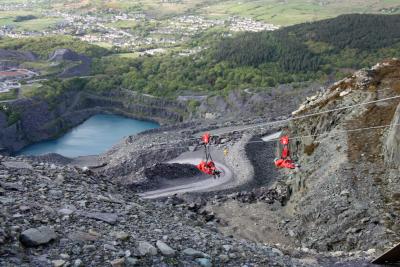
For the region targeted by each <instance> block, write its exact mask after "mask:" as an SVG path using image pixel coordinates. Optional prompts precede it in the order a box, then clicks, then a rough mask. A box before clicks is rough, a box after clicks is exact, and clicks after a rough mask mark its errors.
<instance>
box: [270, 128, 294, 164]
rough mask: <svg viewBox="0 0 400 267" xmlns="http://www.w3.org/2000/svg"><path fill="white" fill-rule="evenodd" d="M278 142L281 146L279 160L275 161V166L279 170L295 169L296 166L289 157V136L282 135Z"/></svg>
mask: <svg viewBox="0 0 400 267" xmlns="http://www.w3.org/2000/svg"><path fill="white" fill-rule="evenodd" d="M279 142H280V143H281V144H282V145H283V148H282V153H281V157H280V158H279V159H275V161H274V163H275V166H276V167H278V168H281V169H284V168H286V169H295V168H296V164H294V162H293V160H292V159H291V157H290V151H289V136H287V135H284V136H282V137H281V138H280V140H279Z"/></svg>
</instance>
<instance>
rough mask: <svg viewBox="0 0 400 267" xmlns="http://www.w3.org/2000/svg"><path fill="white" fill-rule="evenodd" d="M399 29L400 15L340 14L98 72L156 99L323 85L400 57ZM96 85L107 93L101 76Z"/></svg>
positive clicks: (100, 67) (105, 62)
mask: <svg viewBox="0 0 400 267" xmlns="http://www.w3.org/2000/svg"><path fill="white" fill-rule="evenodd" d="M346 25H351V27H346ZM399 26H400V15H390V16H389V15H343V16H339V17H337V18H335V19H329V20H324V21H319V22H314V23H306V24H300V25H296V26H292V27H287V28H283V29H281V30H277V31H274V32H259V33H243V34H239V35H235V36H234V37H228V38H225V39H223V40H222V41H220V40H214V42H211V41H210V40H208V39H204V41H203V44H204V45H207V44H208V46H209V48H208V49H206V50H204V51H202V52H201V53H198V54H195V55H192V56H188V57H175V56H164V57H143V58H138V59H124V60H122V59H121V58H114V57H106V58H101V59H99V60H98V61H97V62H96V68H95V70H94V72H95V73H97V74H101V75H104V82H107V83H113V84H114V85H115V87H117V86H122V87H123V88H127V89H131V90H135V91H140V92H144V93H148V94H154V95H159V96H173V95H176V94H177V93H184V92H186V91H191V92H202V93H207V92H208V93H210V92H214V93H217V94H226V93H227V92H229V91H231V90H234V89H246V88H261V89H263V88H264V89H265V88H268V87H273V86H276V85H278V84H282V83H293V82H304V81H311V80H320V81H325V80H326V79H327V78H328V77H329V76H331V75H334V76H337V77H343V76H345V75H347V73H349V72H351V70H352V69H357V68H363V67H367V66H370V65H373V64H375V62H377V61H379V60H382V59H385V58H392V57H398V56H400V55H399V47H400V32H399V31H398V30H397V29H398V28H399ZM207 42H208V43H207ZM109 77H113V79H112V80H110V79H109ZM91 82H92V84H91V85H93V88H104V87H102V86H101V84H102V83H103V81H102V78H100V77H98V79H96V80H92V81H91ZM89 85H90V84H89Z"/></svg>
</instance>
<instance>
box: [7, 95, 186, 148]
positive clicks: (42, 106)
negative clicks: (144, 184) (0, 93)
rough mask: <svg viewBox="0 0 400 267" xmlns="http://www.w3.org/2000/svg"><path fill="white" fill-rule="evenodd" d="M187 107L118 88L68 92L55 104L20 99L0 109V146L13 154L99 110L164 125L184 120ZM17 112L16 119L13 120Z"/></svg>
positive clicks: (52, 135)
mask: <svg viewBox="0 0 400 267" xmlns="http://www.w3.org/2000/svg"><path fill="white" fill-rule="evenodd" d="M185 112H186V107H185V106H184V105H183V104H180V103H178V102H175V101H169V100H164V99H159V98H153V97H148V96H144V95H139V94H134V93H132V92H124V91H115V92H113V93H112V94H109V95H95V94H89V93H86V92H70V93H66V94H64V95H63V96H62V98H60V99H59V100H58V101H57V102H56V103H55V104H52V105H50V104H49V103H47V102H46V101H44V100H38V99H21V100H17V101H15V102H13V103H11V104H9V105H7V106H6V108H5V109H4V108H3V109H2V111H0V147H1V148H3V149H5V150H6V151H8V152H10V153H13V152H15V151H17V150H19V149H21V148H22V147H24V146H26V145H28V144H30V143H33V142H38V141H41V140H44V139H49V138H53V137H56V136H58V135H60V134H62V133H64V132H65V131H67V130H69V129H71V128H72V127H74V126H76V125H78V124H80V123H82V122H83V121H84V120H86V119H87V118H89V117H90V116H92V115H94V114H98V113H113V114H121V115H124V116H128V117H133V118H138V119H150V120H154V121H157V122H159V123H161V124H166V123H174V122H179V121H182V120H183V116H184V114H185ZM10 114H14V115H13V116H14V117H15V118H14V120H10V116H11V115H10Z"/></svg>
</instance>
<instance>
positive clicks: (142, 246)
mask: <svg viewBox="0 0 400 267" xmlns="http://www.w3.org/2000/svg"><path fill="white" fill-rule="evenodd" d="M138 250H139V253H140V255H141V256H146V255H152V256H155V255H157V249H156V248H155V247H154V246H153V245H152V244H150V243H149V242H146V241H140V242H139V245H138Z"/></svg>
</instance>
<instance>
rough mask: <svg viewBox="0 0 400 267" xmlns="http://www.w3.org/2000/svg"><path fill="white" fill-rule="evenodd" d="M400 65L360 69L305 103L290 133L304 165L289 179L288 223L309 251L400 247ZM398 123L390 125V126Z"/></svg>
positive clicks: (293, 146)
mask: <svg viewBox="0 0 400 267" xmlns="http://www.w3.org/2000/svg"><path fill="white" fill-rule="evenodd" d="M398 95H400V61H399V60H390V61H386V62H383V63H381V64H378V65H376V66H374V67H373V68H371V69H367V70H361V71H359V72H357V73H355V74H354V75H353V76H352V77H349V78H347V79H344V80H342V81H340V82H337V83H336V84H334V85H333V86H332V87H331V88H329V89H328V90H327V91H326V92H325V93H323V94H322V93H320V94H318V95H316V96H314V97H311V98H308V100H307V101H306V102H305V103H304V104H303V105H301V107H300V108H299V109H298V110H297V111H295V112H294V115H295V116H301V115H306V114H310V113H316V112H323V111H326V110H331V109H338V110H336V111H333V112H329V113H325V114H322V115H318V116H313V117H308V118H304V119H298V120H295V121H293V122H292V123H291V124H290V125H289V127H288V129H287V132H288V133H289V134H290V135H291V136H292V137H293V143H292V150H293V152H294V154H295V158H296V159H297V161H298V163H299V164H300V165H301V167H300V169H299V171H298V172H295V173H291V174H290V175H289V176H288V177H289V178H288V179H287V183H288V184H290V187H291V189H292V190H293V193H292V196H291V200H290V202H289V203H288V205H287V207H286V211H287V212H288V213H289V214H292V216H293V217H294V218H296V220H294V221H292V222H290V223H288V224H287V225H286V228H287V229H289V230H290V231H291V232H292V233H293V236H295V237H296V238H297V240H298V242H299V245H303V246H306V247H309V248H315V249H318V250H325V251H356V250H360V249H361V250H366V249H368V248H371V247H373V248H374V249H378V250H384V249H385V248H388V247H390V246H392V245H393V243H394V242H399V241H400V197H399V196H400V193H399V192H400V186H399V185H400V171H399V164H400V157H399V155H400V154H399V139H400V127H399V126H398V125H396V124H398V123H399V109H400V105H399V102H400V101H399V99H393V100H390V101H383V102H377V103H373V104H369V105H362V106H356V107H353V108H348V109H347V108H346V109H340V108H343V107H346V106H351V105H355V104H358V103H362V102H368V101H375V100H379V99H384V98H389V97H394V96H398ZM390 124H392V126H391V127H386V125H390Z"/></svg>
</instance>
